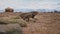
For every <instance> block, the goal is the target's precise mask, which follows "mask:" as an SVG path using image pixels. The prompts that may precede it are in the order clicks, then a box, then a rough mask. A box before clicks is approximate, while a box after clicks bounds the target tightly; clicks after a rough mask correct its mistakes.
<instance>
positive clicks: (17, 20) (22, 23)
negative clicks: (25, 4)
mask: <svg viewBox="0 0 60 34" xmlns="http://www.w3.org/2000/svg"><path fill="white" fill-rule="evenodd" d="M1 22H3V24H5V23H7V24H9V23H12V24H14V23H18V24H19V25H20V26H21V27H26V26H27V23H26V22H25V21H24V20H22V19H21V18H20V17H18V16H17V17H2V18H0V24H1Z"/></svg>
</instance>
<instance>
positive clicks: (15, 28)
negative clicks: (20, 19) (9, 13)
mask: <svg viewBox="0 0 60 34" xmlns="http://www.w3.org/2000/svg"><path fill="white" fill-rule="evenodd" d="M0 34H23V33H22V28H21V27H20V25H19V24H7V25H0Z"/></svg>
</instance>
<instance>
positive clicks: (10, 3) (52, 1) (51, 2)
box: [0, 0, 60, 9]
mask: <svg viewBox="0 0 60 34" xmlns="http://www.w3.org/2000/svg"><path fill="white" fill-rule="evenodd" d="M6 7H12V8H14V9H55V8H56V9H57V8H60V0H0V9H5V8H6Z"/></svg>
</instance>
